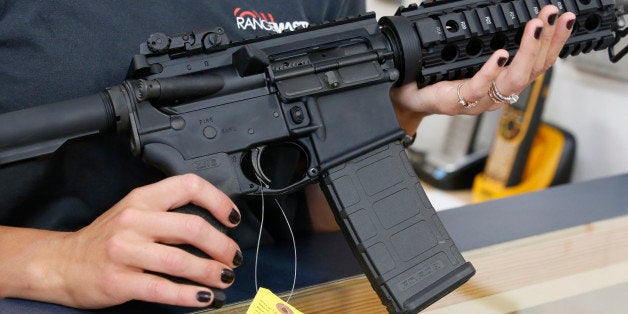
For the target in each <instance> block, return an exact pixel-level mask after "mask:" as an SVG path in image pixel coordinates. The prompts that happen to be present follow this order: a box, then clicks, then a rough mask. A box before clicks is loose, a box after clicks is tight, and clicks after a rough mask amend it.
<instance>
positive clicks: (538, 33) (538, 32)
mask: <svg viewBox="0 0 628 314" xmlns="http://www.w3.org/2000/svg"><path fill="white" fill-rule="evenodd" d="M542 32H543V27H537V28H536V30H535V31H534V39H537V40H538V39H539V38H541V33H542Z"/></svg>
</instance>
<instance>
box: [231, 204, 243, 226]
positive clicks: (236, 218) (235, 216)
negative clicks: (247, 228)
mask: <svg viewBox="0 0 628 314" xmlns="http://www.w3.org/2000/svg"><path fill="white" fill-rule="evenodd" d="M240 219H241V217H240V213H238V211H237V210H236V209H235V208H232V209H231V213H229V222H231V223H232V224H234V225H237V224H239V223H240Z"/></svg>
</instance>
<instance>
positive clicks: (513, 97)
mask: <svg viewBox="0 0 628 314" xmlns="http://www.w3.org/2000/svg"><path fill="white" fill-rule="evenodd" d="M488 97H489V98H490V99H491V100H492V101H493V102H495V103H498V104H499V103H506V102H507V103H509V104H511V105H512V104H514V103H516V102H517V101H518V100H519V95H517V94H515V93H512V94H510V96H504V95H502V93H500V92H499V90H498V89H497V85H496V84H495V81H493V83H492V84H491V87H490V88H489V89H488Z"/></svg>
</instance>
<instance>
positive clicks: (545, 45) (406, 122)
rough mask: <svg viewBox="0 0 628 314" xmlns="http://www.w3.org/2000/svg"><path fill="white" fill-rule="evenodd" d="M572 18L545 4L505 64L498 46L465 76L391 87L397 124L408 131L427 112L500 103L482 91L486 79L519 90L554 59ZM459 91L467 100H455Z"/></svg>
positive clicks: (469, 110)
mask: <svg viewBox="0 0 628 314" xmlns="http://www.w3.org/2000/svg"><path fill="white" fill-rule="evenodd" d="M575 18H576V16H575V15H574V14H573V13H571V12H567V13H564V14H562V15H560V16H558V8H556V7H555V6H546V7H544V8H543V9H542V10H541V12H540V13H539V16H538V17H537V18H535V19H533V20H531V21H529V22H528V23H527V25H526V27H525V30H524V33H523V36H522V38H521V45H520V48H519V51H518V52H517V54H516V55H515V57H514V59H513V60H512V62H511V63H510V65H508V66H506V63H507V61H508V58H509V55H508V52H507V51H506V50H503V49H500V50H498V51H496V52H495V53H493V55H492V56H491V57H490V58H489V59H488V61H487V62H486V63H485V64H484V66H483V67H482V68H481V69H480V70H479V71H478V72H477V73H476V74H475V75H474V76H473V77H472V78H470V79H465V80H458V81H442V82H439V83H436V84H433V85H430V86H426V87H424V88H421V89H419V88H418V87H417V85H416V84H415V83H409V84H406V85H404V86H401V87H399V88H393V89H392V90H391V93H390V95H391V99H392V101H393V104H394V105H395V110H396V112H397V117H398V118H399V122H400V124H401V127H402V128H403V129H404V130H406V132H407V133H408V134H414V133H415V132H416V129H417V127H418V125H419V123H420V122H421V119H422V118H423V117H424V116H426V115H429V114H447V115H458V114H470V115H477V114H480V113H482V112H485V111H492V110H497V109H499V108H501V107H502V106H503V104H504V103H503V102H495V101H494V100H492V99H491V98H490V97H489V95H488V94H489V88H490V87H491V85H492V83H493V82H495V85H496V88H497V91H499V93H500V94H501V95H504V96H509V95H511V94H519V93H520V92H521V91H523V90H524V89H525V88H526V87H527V86H528V85H529V84H530V83H531V82H532V81H534V79H536V78H537V77H538V76H539V75H541V74H542V73H544V72H545V71H547V69H549V68H550V67H551V66H552V65H553V64H554V63H555V62H556V59H557V58H558V55H559V53H560V51H561V49H562V48H563V46H564V45H565V42H566V41H567V39H568V38H569V36H570V34H571V29H572V28H573V24H574V21H575ZM459 95H460V98H461V99H462V100H463V101H464V103H466V104H468V105H469V106H467V107H465V106H463V105H462V104H461V103H460V98H459ZM476 102H477V103H476Z"/></svg>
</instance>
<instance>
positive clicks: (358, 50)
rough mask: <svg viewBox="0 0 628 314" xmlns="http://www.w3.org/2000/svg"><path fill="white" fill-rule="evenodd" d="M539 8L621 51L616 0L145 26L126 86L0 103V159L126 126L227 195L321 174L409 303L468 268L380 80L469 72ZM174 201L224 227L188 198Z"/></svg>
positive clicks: (396, 292) (576, 43)
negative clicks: (291, 157) (236, 35)
mask: <svg viewBox="0 0 628 314" xmlns="http://www.w3.org/2000/svg"><path fill="white" fill-rule="evenodd" d="M549 4H553V5H555V6H557V7H558V9H559V10H560V12H566V11H570V12H573V13H575V14H576V16H577V19H576V23H575V26H574V29H573V34H572V36H571V37H570V38H569V40H568V41H567V44H566V45H565V47H564V49H563V51H562V52H561V57H566V56H568V55H577V54H580V53H585V52H589V51H592V50H601V49H608V50H609V53H610V57H611V60H613V61H617V60H619V59H620V58H621V57H622V56H623V55H625V54H626V50H627V49H626V48H624V49H622V50H621V51H619V52H615V50H616V46H617V44H618V42H619V40H620V38H622V37H624V36H625V35H626V28H625V26H624V24H623V20H622V19H621V16H622V14H623V10H624V7H625V0H622V1H613V0H566V1H544V0H540V1H536V0H533V1H532V0H526V1H492V0H480V1H476V0H461V1H438V2H435V3H429V4H423V5H421V6H417V5H411V6H409V7H406V8H400V9H399V10H398V11H397V13H396V14H395V15H394V16H386V17H383V18H381V19H379V21H378V20H376V18H375V15H374V14H372V13H371V14H366V15H363V16H358V17H351V18H347V19H343V20H339V21H334V22H330V23H326V24H323V25H318V26H312V27H309V28H307V29H302V30H297V31H294V32H289V33H282V34H278V35H271V36H267V37H261V38H255V39H249V40H244V41H238V42H232V41H230V40H229V39H228V36H227V35H228V34H225V32H224V30H223V29H222V28H220V27H216V28H211V29H206V30H197V31H191V32H187V33H181V34H175V35H166V34H163V33H155V34H152V35H150V37H149V38H148V40H147V41H146V42H144V43H141V45H140V53H139V54H137V55H136V56H134V57H133V59H132V62H131V65H130V68H129V71H128V77H127V79H126V80H125V81H124V82H123V83H122V84H120V85H117V86H112V87H109V88H107V89H106V90H105V91H103V92H101V93H98V94H96V95H91V96H86V97H83V98H79V99H74V100H68V101H63V102H58V103H53V104H49V105H43V106H38V107H34V108H29V109H24V110H20V111H15V112H8V113H5V114H2V115H0V164H8V163H12V162H16V161H19V160H24V159H28V158H32V157H36V156H41V155H46V154H50V153H53V152H54V151H55V150H56V149H57V148H59V146H60V145H61V144H63V143H64V142H66V141H67V140H69V139H72V138H76V137H80V136H85V135H90V134H94V133H109V132H123V133H126V134H128V135H129V138H130V147H131V150H132V151H133V153H134V154H136V155H137V156H139V157H141V158H142V159H143V160H145V161H146V162H148V163H150V164H152V165H154V166H156V167H157V168H159V169H161V170H162V171H163V172H164V173H165V174H167V175H176V174H182V173H196V174H198V175H200V176H201V177H203V178H205V179H207V180H208V181H210V182H211V183H213V184H214V185H215V186H217V187H218V188H220V189H221V190H222V191H223V192H225V193H226V194H227V195H229V196H230V197H232V198H238V197H239V196H242V195H246V194H249V195H250V194H260V193H262V192H263V193H265V194H273V193H274V194H279V193H287V192H290V191H294V190H296V189H299V188H302V187H303V186H305V185H306V184H309V183H312V182H318V183H319V184H320V186H321V188H322V190H323V191H324V193H325V196H326V198H327V201H328V202H329V204H330V205H331V208H332V209H333V212H334V214H335V217H336V220H337V222H338V224H339V225H340V227H341V229H342V231H343V232H344V234H345V236H346V239H347V241H348V242H349V244H350V245H351V247H352V249H353V252H354V254H355V256H356V257H357V259H358V260H359V261H360V263H361V265H362V268H363V269H364V272H365V273H366V275H367V277H368V278H369V280H370V282H371V284H372V286H373V288H374V289H375V291H376V292H377V293H378V295H379V297H380V298H381V300H382V302H383V304H385V305H386V306H387V308H388V310H389V311H391V312H403V313H413V312H417V311H420V310H421V309H423V308H425V307H426V306H428V305H429V304H431V303H433V302H434V301H436V300H438V299H439V298H441V297H442V296H444V295H445V294H447V293H449V292H451V291H452V290H454V289H455V288H457V287H458V286H460V285H461V284H462V283H464V282H465V281H467V280H468V279H469V278H470V277H471V276H472V275H473V274H474V273H475V269H474V268H473V266H472V265H471V264H470V263H469V262H466V261H465V260H464V258H463V257H462V255H461V254H460V252H459V251H458V249H457V248H456V246H455V245H454V242H453V241H452V239H451V238H450V237H449V235H448V234H447V231H446V230H445V228H444V227H443V225H442V224H441V222H440V220H439V218H438V216H437V215H436V212H435V211H434V208H433V207H432V205H431V204H430V202H429V200H428V198H427V197H426V195H425V193H424V191H423V189H422V188H421V185H420V184H419V181H418V179H417V177H416V175H415V173H414V171H413V169H412V166H411V165H410V163H409V162H408V159H407V156H406V154H405V152H404V146H403V145H402V142H403V141H404V140H405V139H406V134H405V132H404V131H403V130H402V129H401V128H400V127H399V123H398V121H397V119H396V116H395V112H394V109H393V107H392V105H391V103H390V98H389V90H390V88H391V87H393V86H394V85H401V84H406V83H409V82H417V83H418V84H419V86H425V85H428V84H432V83H435V82H438V81H441V80H454V79H460V78H464V77H470V76H472V75H473V74H474V73H475V72H476V71H477V70H478V69H479V68H480V67H481V66H482V65H483V64H484V62H486V60H487V59H488V58H489V56H490V55H491V54H492V53H493V52H494V51H496V50H498V49H506V50H508V51H509V52H510V55H511V56H514V54H515V53H516V51H517V49H518V46H519V40H520V37H521V34H522V31H523V28H524V26H525V24H526V22H527V21H529V20H531V19H532V18H534V17H535V16H537V14H538V13H539V11H540V10H541V8H542V7H543V6H545V5H549ZM284 150H289V151H292V152H293V153H294V152H296V155H297V156H300V159H301V162H300V164H301V165H302V167H301V176H300V177H299V179H297V180H294V182H290V183H289V184H286V185H280V186H279V185H277V184H276V183H275V182H273V181H272V180H270V179H269V178H268V175H267V167H268V166H269V165H270V164H272V163H273V162H272V160H268V157H265V156H269V154H268V152H271V151H274V152H277V151H284ZM271 155H272V154H271ZM177 211H181V212H187V213H194V214H198V215H201V216H203V217H204V218H206V219H207V220H208V221H210V222H211V223H212V224H214V225H215V226H216V227H218V228H221V226H220V225H219V223H217V222H216V221H215V220H214V219H213V217H211V216H210V215H209V214H208V213H207V212H206V211H204V210H201V209H199V208H197V207H195V206H193V205H188V206H185V207H183V208H180V209H177ZM190 250H191V249H190Z"/></svg>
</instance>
